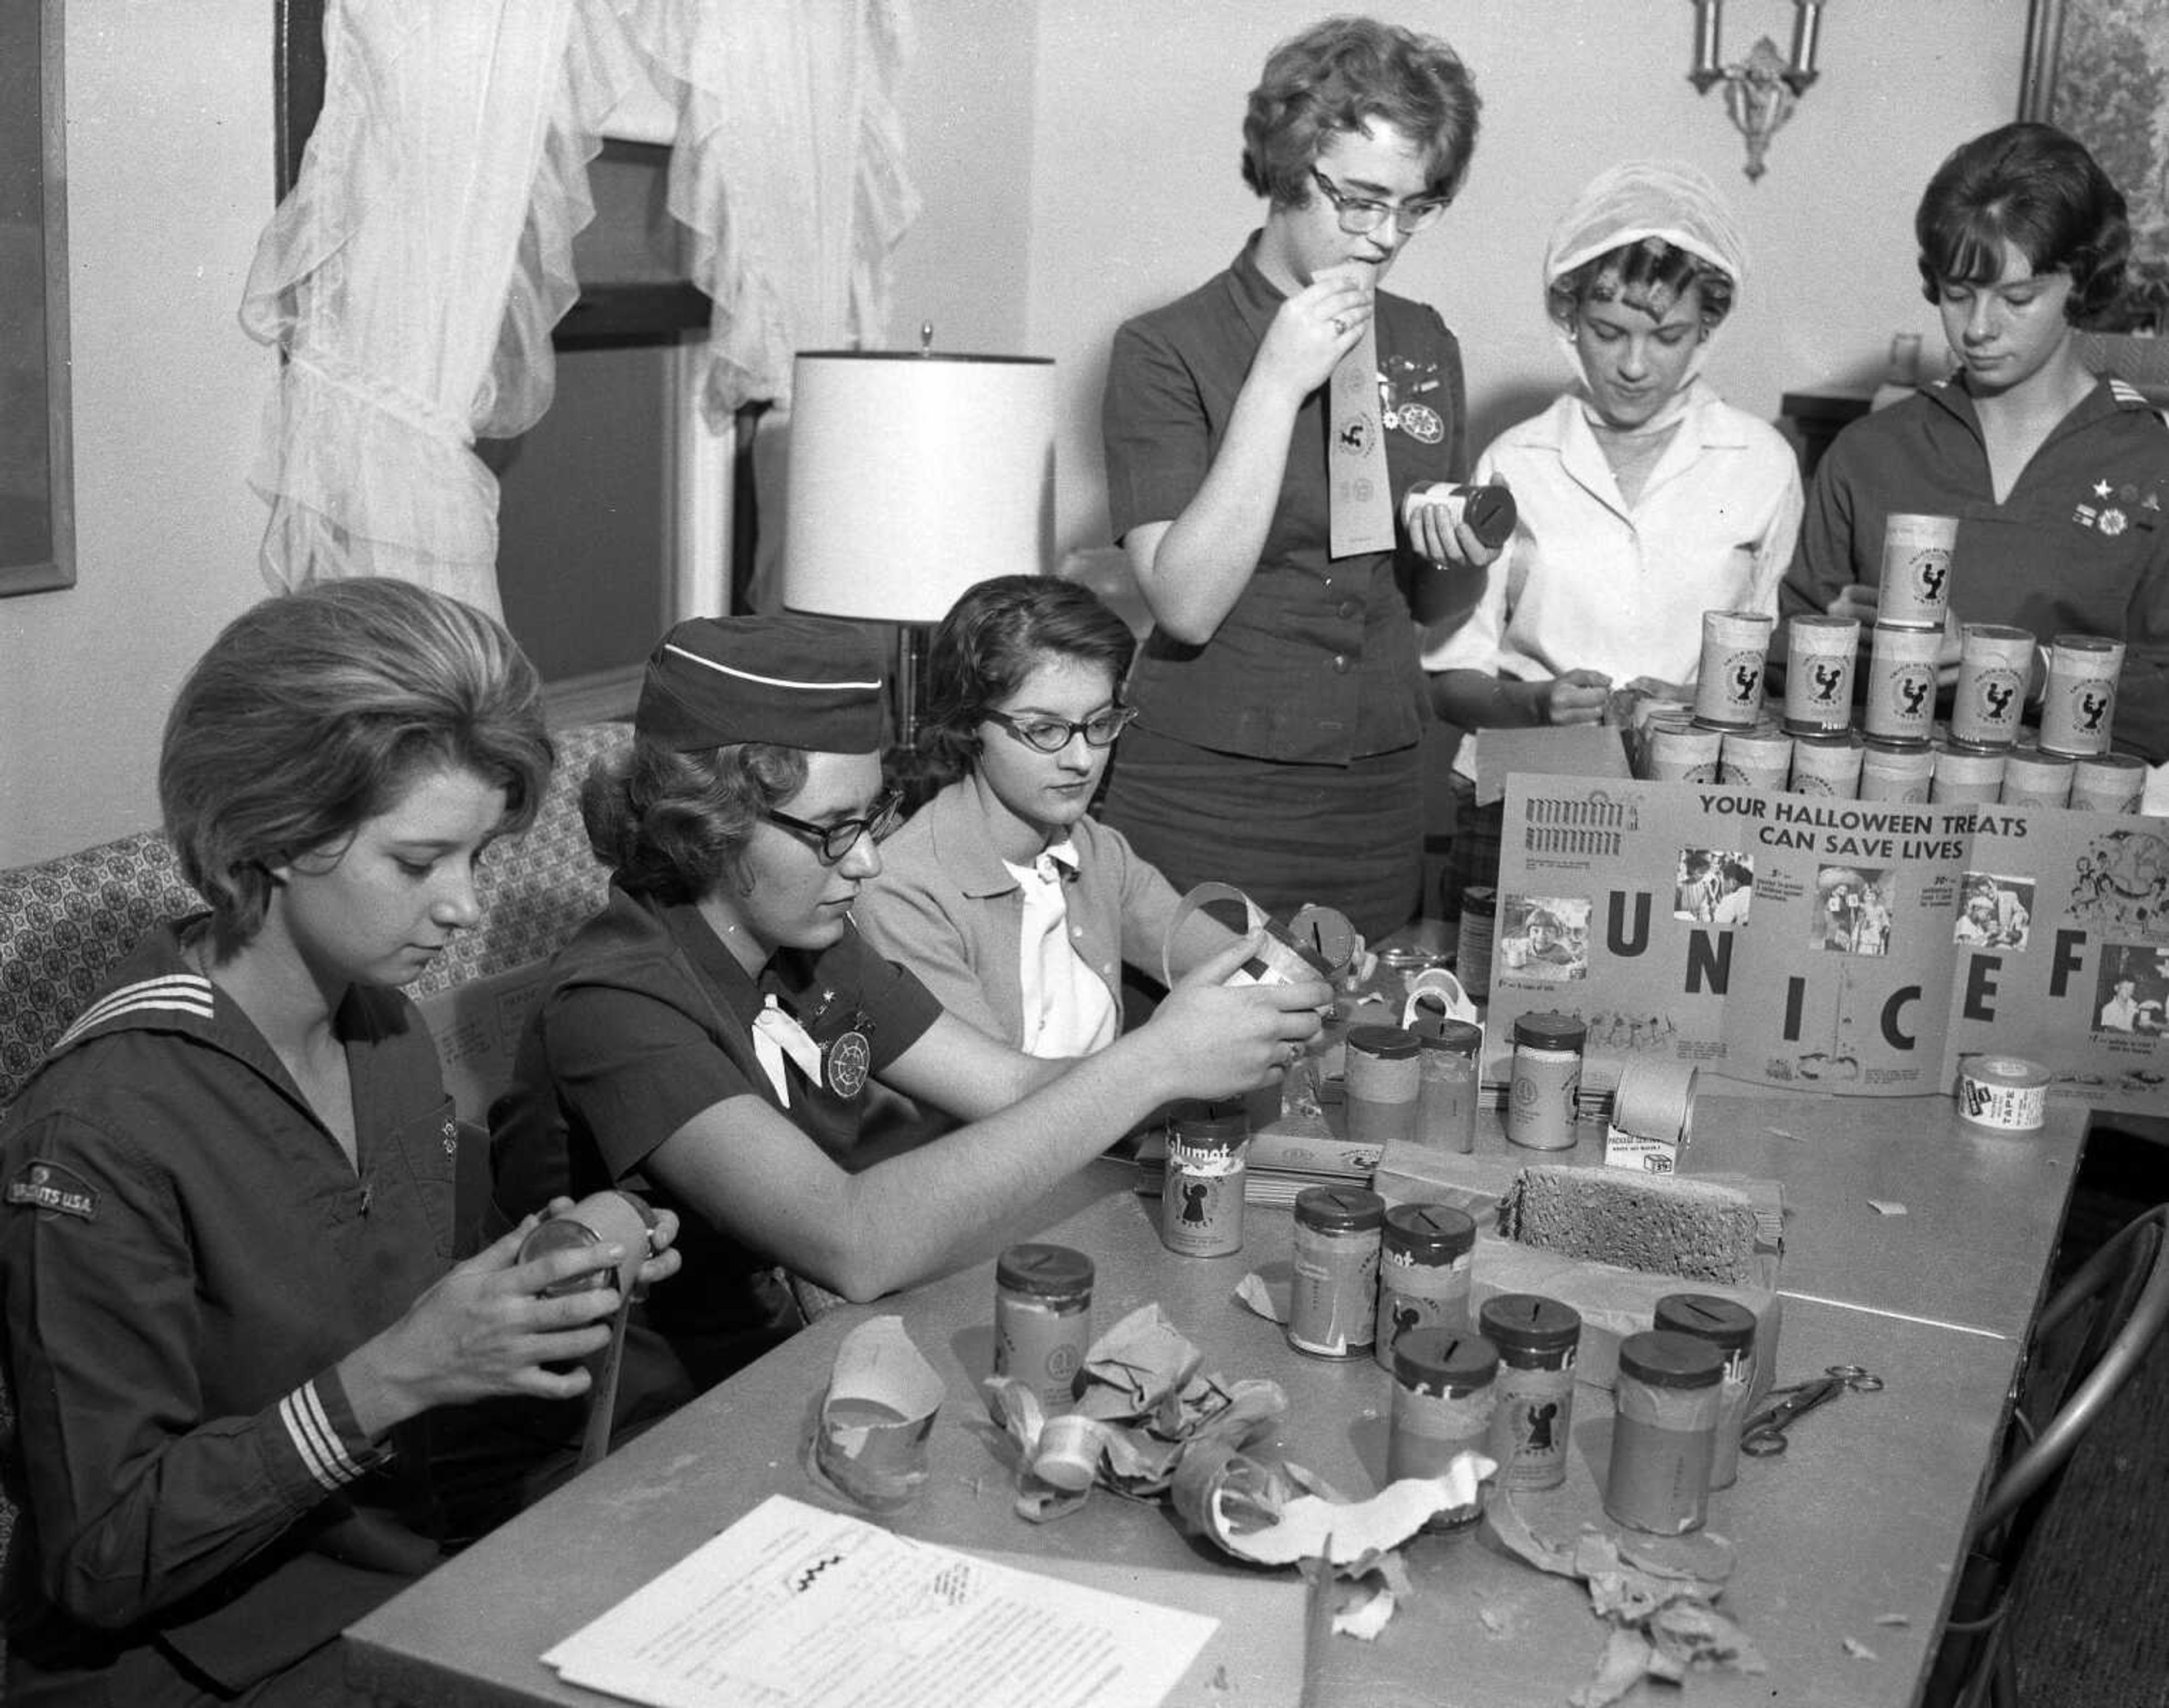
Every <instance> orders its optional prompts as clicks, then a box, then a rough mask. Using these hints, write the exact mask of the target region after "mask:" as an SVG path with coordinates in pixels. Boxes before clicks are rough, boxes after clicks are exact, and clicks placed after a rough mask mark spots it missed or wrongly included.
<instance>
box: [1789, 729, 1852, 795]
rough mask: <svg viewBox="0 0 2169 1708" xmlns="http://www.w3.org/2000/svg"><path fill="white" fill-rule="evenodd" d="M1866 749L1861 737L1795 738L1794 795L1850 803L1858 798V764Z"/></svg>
mask: <svg viewBox="0 0 2169 1708" xmlns="http://www.w3.org/2000/svg"><path fill="white" fill-rule="evenodd" d="M1866 751H1867V749H1866V748H1865V746H1864V745H1863V742H1862V741H1861V739H1860V737H1858V736H1857V735H1853V734H1852V733H1850V732H1848V733H1847V734H1845V735H1841V736H1795V737H1793V788H1792V792H1793V794H1795V795H1825V796H1826V797H1828V798H1829V799H1831V800H1833V801H1852V800H1856V799H1857V798H1858V796H1859V795H1860V764H1861V758H1862V756H1863V754H1864V753H1866Z"/></svg>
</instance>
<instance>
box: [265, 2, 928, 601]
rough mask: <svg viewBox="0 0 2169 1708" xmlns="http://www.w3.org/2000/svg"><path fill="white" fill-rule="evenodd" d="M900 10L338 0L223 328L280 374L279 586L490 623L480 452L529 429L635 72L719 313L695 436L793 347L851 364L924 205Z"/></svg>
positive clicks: (758, 388)
mask: <svg viewBox="0 0 2169 1708" xmlns="http://www.w3.org/2000/svg"><path fill="white" fill-rule="evenodd" d="M908 29H909V19H908V13H907V11H906V5H905V0H730V3H727V4H726V3H714V0H457V3H445V0H333V4H332V5H331V6H330V7H328V8H327V13H326V20H325V39H326V40H325V47H326V61H327V75H326V88H325V97H324V106H323V111H322V116H321V117H320V118H319V120H318V121H317V127H316V130H315V132H314V134H313V135H312V138H311V140H310V142H309V146H308V151H307V153H306V157H305V159H304V161H303V162H302V168H301V177H300V180H299V182H298V183H297V184H296V187H295V189H294V191H293V193H292V194H290V195H289V196H288V197H287V199H286V200H285V201H284V202H283V203H281V204H280V208H279V210H278V211H277V213H276V215H274V218H273V221H272V222H271V224H270V226H269V228H268V229H267V230H266V231H265V232H264V237H263V240H262V242H260V243H259V245H258V251H257V255H256V261H255V265H254V267H253V269H252V270H251V273H250V275H249V279H248V288H247V291H246V293H245V295H244V299H243V302H242V324H243V326H244V327H246V328H247V329H248V332H249V333H251V335H252V336H253V337H255V338H258V339H260V340H262V341H263V342H264V343H273V344H276V345H277V346H278V347H279V348H280V349H281V350H282V351H284V352H285V354H286V356H287V358H288V359H287V360H286V362H285V364H283V365H282V369H281V372H280V380H279V384H278V387H277V390H276V392H275V394H274V396H273V398H272V399H271V401H270V404H269V409H268V411H267V415H266V420H265V426H264V447H263V451H262V455H261V456H260V458H259V462H258V468H257V470H256V471H255V472H254V473H253V476H252V477H251V481H252V484H253V486H254V487H256V488H257V490H258V492H260V493H261V494H262V495H263V497H264V498H265V500H266V501H267V502H268V503H269V505H270V507H271V516H270V520H269V525H268V527H267V528H266V530H265V535H264V548H263V567H264V574H265V577H266V578H267V579H268V580H269V582H270V583H272V585H274V587H298V586H301V585H303V584H304V583H307V582H310V581H313V580H319V579H328V578H332V577H340V576H354V575H393V576H398V577H403V578H405V579H408V580H411V581H418V582H422V583H426V584H428V585H430V586H433V587H436V588H440V589H441V590H442V591H444V592H446V593H452V594H454V595H456V596H457V597H459V598H461V599H467V600H469V601H471V602H472V603H473V604H477V605H480V606H482V608H483V609H488V610H492V611H495V610H497V609H498V595H497V583H496V556H497V486H496V482H495V480H494V479H493V476H491V475H490V473H489V471H488V469H487V468H485V467H484V466H482V463H481V462H480V460H477V457H476V456H475V455H474V453H473V449H472V446H473V442H474V439H476V438H477V436H485V437H492V438H498V437H506V436H509V435H511V434H517V433H520V432H522V431H525V429H526V428H528V427H530V426H531V425H533V424H534V423H535V422H536V420H537V419H538V418H540V417H541V414H542V412H543V411H544V410H545V409H546V408H547V407H549V402H550V397H551V392H552V385H553V381H554V368H553V364H552V358H551V350H550V330H551V328H552V326H554V325H555V324H556V322H557V320H558V319H559V317H562V314H563V313H564V311H565V310H566V309H567V308H568V306H570V305H571V303H572V301H573V298H574V296H575V295H577V294H578V285H577V284H576V282H575V281H574V279H573V268H572V247H571V246H572V237H573V233H574V232H575V231H578V229H579V228H580V227H581V226H584V224H586V223H587V221H588V220H589V218H590V217H591V216H592V214H593V205H592V204H591V203H590V202H589V198H588V191H587V162H588V161H589V159H590V158H592V157H593V156H594V152H595V149H596V147H597V146H598V144H597V132H598V130H599V128H600V125H601V123H602V120H603V119H604V117H605V115H606V114H608V112H609V111H610V109H611V108H612V107H613V106H615V105H616V104H617V103H618V101H619V99H620V98H621V96H622V95H623V94H624V93H625V91H626V88H627V87H628V80H629V79H630V78H631V77H632V76H634V75H635V74H636V73H635V72H634V69H633V67H634V60H633V43H634V42H636V41H637V43H638V44H639V46H640V50H641V51H642V54H644V55H645V56H647V57H648V58H650V59H651V60H652V61H653V72H654V74H655V75H657V77H658V82H659V83H660V84H661V85H662V86H663V87H664V88H667V89H674V91H675V92H676V94H677V97H678V105H679V143H678V146H677V149H676V152H675V156H674V161H673V166H672V198H671V200H672V211H673V212H674V214H675V215H677V217H678V218H679V219H680V220H681V221H684V222H685V224H686V225H687V226H690V228H691V229H692V230H693V231H694V233H695V283H696V284H698V285H701V287H702V288H703V289H705V290H707V292H708V293H709V295H711V296H712V297H713V298H714V299H715V303H716V307H715V319H714V326H713V331H712V337H713V348H714V352H715V355H714V359H713V362H712V364H711V370H710V377H709V380H708V381H707V383H706V386H705V387H704V394H705V402H706V407H707V408H708V410H709V412H710V418H711V421H714V422H717V423H721V422H722V421H726V420H727V419H728V417H729V414H730V412H731V411H732V410H733V409H734V408H735V407H737V405H738V403H739V402H743V401H745V400H747V399H749V398H756V397H768V398H775V399H778V400H782V399H786V398H787V396H788V393H789V387H790V379H791V352H792V350H793V349H797V348H800V347H805V346H811V345H816V344H838V343H855V342H872V341H874V340H875V339H876V338H877V337H878V336H879V333H880V332H881V330H882V324H883V320H884V316H885V311H886V306H887V288H888V285H887V281H888V270H887V261H888V256H889V253H890V251H891V250H893V247H894V246H895V242H896V240H897V238H898V237H900V236H901V235H902V233H903V229H904V228H905V226H908V225H909V222H910V221H911V218H912V217H913V215H914V213H915V211H916V201H915V199H914V195H913V193H912V190H911V188H910V185H909V182H908V181H907V179H906V178H905V176H904V173H903V139H902V134H901V127H900V125H898V120H897V116H896V111H895V108H894V104H893V93H894V89H895V86H896V82H897V80H898V77H899V76H900V74H901V68H902V65H903V56H904V53H905V51H906V43H907V37H908Z"/></svg>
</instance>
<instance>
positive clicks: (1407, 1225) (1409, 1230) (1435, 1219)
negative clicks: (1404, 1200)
mask: <svg viewBox="0 0 2169 1708" xmlns="http://www.w3.org/2000/svg"><path fill="white" fill-rule="evenodd" d="M1383 1237H1384V1239H1385V1242H1386V1247H1387V1249H1388V1250H1389V1251H1397V1252H1404V1253H1407V1254H1408V1255H1409V1256H1410V1257H1415V1258H1423V1259H1424V1260H1425V1261H1426V1262H1427V1263H1434V1264H1437V1263H1450V1262H1452V1260H1453V1259H1454V1258H1458V1257H1459V1256H1460V1255H1461V1254H1462V1253H1463V1252H1465V1251H1468V1250H1469V1249H1471V1248H1473V1247H1474V1245H1475V1243H1476V1221H1475V1219H1474V1217H1473V1216H1470V1215H1469V1214H1468V1211H1467V1210H1456V1209H1455V1208H1454V1207H1453V1206H1452V1205H1451V1204H1396V1205H1394V1207H1393V1208H1392V1209H1390V1210H1388V1211H1387V1212H1386V1226H1385V1233H1384V1236H1383Z"/></svg>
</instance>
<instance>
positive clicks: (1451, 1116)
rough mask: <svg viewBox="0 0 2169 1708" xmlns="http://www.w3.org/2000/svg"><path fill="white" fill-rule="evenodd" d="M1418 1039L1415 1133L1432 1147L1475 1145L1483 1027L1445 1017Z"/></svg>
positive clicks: (1447, 1148)
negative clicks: (1418, 1073)
mask: <svg viewBox="0 0 2169 1708" xmlns="http://www.w3.org/2000/svg"><path fill="white" fill-rule="evenodd" d="M1417 1042H1418V1044H1419V1046H1420V1048H1421V1052H1422V1053H1421V1054H1420V1055H1419V1056H1418V1057H1417V1058H1416V1062H1417V1067H1418V1069H1419V1072H1420V1077H1419V1078H1418V1080H1417V1083H1416V1136H1417V1137H1418V1138H1419V1139H1420V1141H1422V1142H1423V1143H1424V1144H1426V1145H1428V1146H1430V1147H1431V1148H1432V1149H1433V1150H1441V1151H1454V1152H1460V1153H1461V1154H1462V1155H1464V1156H1465V1155H1467V1154H1468V1152H1471V1151H1474V1149H1475V1148H1476V1111H1477V1104H1478V1103H1479V1099H1481V1097H1482V1095H1483V1089H1484V1083H1483V1082H1484V1073H1483V1054H1484V1029H1483V1028H1482V1027H1481V1026H1477V1025H1474V1024H1470V1023H1469V1022H1468V1021H1467V1020H1447V1021H1444V1022H1442V1024H1440V1026H1439V1029H1438V1030H1436V1032H1426V1033H1425V1034H1424V1035H1423V1036H1422V1037H1420V1039H1418V1040H1417Z"/></svg>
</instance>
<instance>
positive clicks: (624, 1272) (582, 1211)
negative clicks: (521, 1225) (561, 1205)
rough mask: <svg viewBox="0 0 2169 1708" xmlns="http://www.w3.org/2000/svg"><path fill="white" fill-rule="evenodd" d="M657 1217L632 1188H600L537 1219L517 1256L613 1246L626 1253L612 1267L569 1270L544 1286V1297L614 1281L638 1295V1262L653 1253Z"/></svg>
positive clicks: (628, 1295) (629, 1295)
mask: <svg viewBox="0 0 2169 1708" xmlns="http://www.w3.org/2000/svg"><path fill="white" fill-rule="evenodd" d="M657 1222H658V1217H657V1216H656V1213H655V1211H654V1210H653V1209H651V1208H650V1207H649V1206H648V1204H647V1203H646V1201H645V1200H642V1199H641V1198H640V1197H639V1196H638V1195H636V1194H634V1193H631V1192H618V1191H610V1192H598V1193H595V1194H594V1195H592V1196H590V1197H587V1198H583V1199H582V1200H580V1201H579V1202H578V1204H575V1205H573V1207H572V1208H571V1209H570V1210H560V1211H558V1212H557V1214H556V1215H554V1216H550V1217H548V1218H547V1219H546V1220H545V1221H539V1222H537V1223H536V1225H535V1226H534V1228H533V1230H532V1231H531V1232H530V1233H529V1234H528V1236H527V1237H526V1238H525V1240H523V1241H522V1242H520V1262H521V1263H523V1264H524V1263H525V1262H527V1261H528V1260H529V1259H530V1258H539V1257H541V1256H543V1255H544V1254H545V1253H549V1252H557V1251H581V1250H588V1249H594V1250H600V1248H603V1247H605V1246H610V1245H615V1246H616V1247H618V1248H620V1249H621V1250H622V1251H623V1252H624V1253H625V1255H624V1257H623V1258H621V1259H620V1260H619V1261H618V1264H617V1265H616V1268H615V1269H613V1268H611V1267H610V1265H608V1264H599V1265H598V1266H597V1267H596V1268H594V1269H584V1270H582V1271H581V1272H580V1273H579V1274H576V1275H568V1276H567V1277H566V1278H565V1279H564V1280H562V1281H554V1282H552V1284H551V1285H549V1286H547V1287H546V1288H544V1289H543V1290H542V1291H543V1296H544V1297H546V1298H557V1297H562V1296H563V1295H565V1294H568V1293H584V1292H587V1291H589V1290H590V1289H592V1288H596V1287H606V1286H610V1285H612V1284H615V1285H616V1287H617V1290H618V1293H619V1295H620V1296H621V1297H622V1298H626V1299H632V1298H634V1297H636V1296H637V1290H638V1288H639V1285H640V1266H641V1265H642V1264H644V1263H645V1262H647V1261H648V1258H651V1257H653V1255H654V1250H653V1247H654V1243H655V1241H654V1230H655V1227H656V1224H657Z"/></svg>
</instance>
